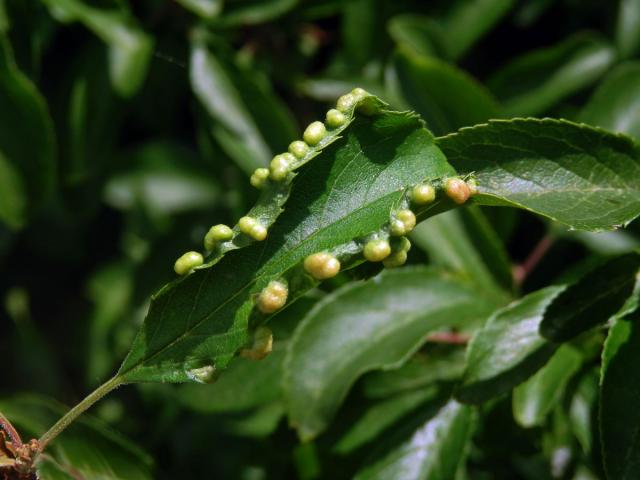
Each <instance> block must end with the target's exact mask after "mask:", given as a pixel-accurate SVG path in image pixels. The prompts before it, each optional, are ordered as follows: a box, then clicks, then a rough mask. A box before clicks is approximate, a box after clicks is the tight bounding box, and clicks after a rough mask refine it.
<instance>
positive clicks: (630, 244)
mask: <svg viewBox="0 0 640 480" xmlns="http://www.w3.org/2000/svg"><path fill="white" fill-rule="evenodd" d="M561 235H563V236H565V237H567V238H571V239H574V240H576V241H578V242H580V243H582V244H583V245H585V246H586V247H587V248H588V249H590V250H591V251H593V252H595V253H598V254H600V255H609V256H610V255H620V254H623V253H629V252H631V251H633V250H637V249H638V248H640V240H639V239H638V238H637V237H636V236H634V235H633V234H632V233H631V232H627V231H624V230H615V231H612V232H578V231H573V232H571V231H565V232H563V233H562V234H561Z"/></svg>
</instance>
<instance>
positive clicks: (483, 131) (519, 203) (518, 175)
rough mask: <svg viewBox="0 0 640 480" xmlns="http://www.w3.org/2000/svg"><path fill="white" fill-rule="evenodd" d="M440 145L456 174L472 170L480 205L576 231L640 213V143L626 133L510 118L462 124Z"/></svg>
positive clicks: (598, 227) (600, 227) (623, 221)
mask: <svg viewBox="0 0 640 480" xmlns="http://www.w3.org/2000/svg"><path fill="white" fill-rule="evenodd" d="M438 145H439V146H440V148H442V150H443V151H444V153H445V155H446V156H447V159H448V160H449V162H451V164H452V165H453V166H454V167H455V168H456V170H458V172H459V173H462V174H464V173H471V172H475V177H476V179H477V181H478V185H479V192H480V193H479V195H477V196H475V197H474V202H476V203H478V204H481V205H503V206H512V207H518V208H523V209H525V210H529V211H531V212H534V213H537V214H539V215H543V216H545V217H548V218H551V219H552V220H555V221H558V222H560V223H564V224H566V225H569V226H570V227H572V228H575V229H578V230H593V231H598V230H605V229H613V228H616V227H617V226H620V225H626V224H628V223H629V222H631V221H632V220H633V219H634V218H636V217H637V216H638V215H640V147H639V146H638V145H637V144H635V143H634V142H633V141H632V140H631V139H629V138H628V137H624V136H621V135H614V134H611V133H608V132H606V131H604V130H600V129H596V128H592V127H588V126H586V125H578V124H574V123H571V122H568V121H565V120H552V119H543V120H537V119H513V120H508V121H507V120H495V121H491V122H489V123H488V124H484V125H478V126H475V127H472V128H468V129H466V128H463V129H461V130H460V131H459V132H458V133H454V134H451V135H447V136H445V137H440V138H438ZM594 172H597V175H596V174H595V173H594Z"/></svg>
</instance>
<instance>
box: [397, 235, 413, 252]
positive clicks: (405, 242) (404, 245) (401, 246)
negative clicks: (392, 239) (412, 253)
mask: <svg viewBox="0 0 640 480" xmlns="http://www.w3.org/2000/svg"><path fill="white" fill-rule="evenodd" d="M396 250H398V251H404V252H408V251H409V250H411V242H410V241H409V239H408V238H407V237H402V238H400V239H399V242H398V244H397V246H396Z"/></svg>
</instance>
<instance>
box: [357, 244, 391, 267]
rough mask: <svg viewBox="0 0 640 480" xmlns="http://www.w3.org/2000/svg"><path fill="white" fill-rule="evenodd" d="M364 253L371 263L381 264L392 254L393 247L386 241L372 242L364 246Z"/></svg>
mask: <svg viewBox="0 0 640 480" xmlns="http://www.w3.org/2000/svg"><path fill="white" fill-rule="evenodd" d="M363 253H364V258H366V259H367V260H369V261H370V262H381V261H382V260H384V259H385V258H387V257H388V256H389V254H390V253H391V245H389V242H388V241H386V240H382V239H378V240H371V241H369V242H367V244H366V245H365V246H364V252H363Z"/></svg>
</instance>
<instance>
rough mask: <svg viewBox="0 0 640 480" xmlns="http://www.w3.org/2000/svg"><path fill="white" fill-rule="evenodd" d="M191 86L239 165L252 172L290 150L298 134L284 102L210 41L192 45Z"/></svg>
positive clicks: (216, 131)
mask: <svg viewBox="0 0 640 480" xmlns="http://www.w3.org/2000/svg"><path fill="white" fill-rule="evenodd" d="M189 68H190V76H191V87H192V89H193V91H194V93H195V95H196V97H197V98H198V100H199V101H200V103H201V104H202V106H203V107H204V109H205V110H206V111H207V113H208V114H209V115H210V116H211V118H212V119H213V120H214V122H213V124H212V125H211V133H212V134H213V136H214V137H215V138H216V140H217V141H218V142H219V143H220V145H221V146H222V148H223V149H224V150H225V152H226V153H227V154H228V155H229V156H230V157H232V158H233V159H234V160H235V161H236V163H237V164H238V166H239V167H240V168H242V170H244V171H245V172H246V173H248V174H250V173H252V172H253V170H255V169H256V168H258V167H264V166H265V165H267V164H268V162H269V161H270V160H271V157H272V156H273V155H274V154H276V153H278V152H279V151H284V150H286V147H287V145H288V144H289V142H291V141H292V140H293V139H294V138H295V135H296V129H295V124H294V122H293V120H292V117H291V114H290V113H289V111H288V110H287V109H286V107H285V106H284V105H283V104H282V103H281V102H280V100H279V99H278V98H277V97H276V96H275V95H274V94H273V93H272V92H270V91H268V90H267V89H266V88H263V87H262V86H261V85H260V84H258V83H257V82H256V80H255V78H251V77H250V75H252V73H250V72H244V71H242V70H240V69H239V68H238V67H236V66H234V65H232V64H231V63H230V62H227V61H225V60H224V59H223V58H222V56H220V57H219V56H217V55H216V54H214V53H212V52H211V51H209V49H208V48H207V46H206V44H205V41H204V39H199V38H198V39H196V40H195V41H194V43H193V45H192V51H191V60H190V67H189Z"/></svg>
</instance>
